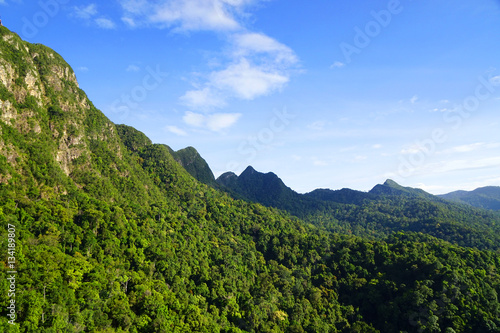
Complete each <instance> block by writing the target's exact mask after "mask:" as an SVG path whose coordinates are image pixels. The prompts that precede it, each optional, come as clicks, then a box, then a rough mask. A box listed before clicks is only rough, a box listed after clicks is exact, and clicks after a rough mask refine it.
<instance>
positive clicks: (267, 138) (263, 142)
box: [226, 108, 297, 173]
mask: <svg viewBox="0 0 500 333" xmlns="http://www.w3.org/2000/svg"><path fill="white" fill-rule="evenodd" d="M296 117H297V115H295V114H291V113H288V111H287V109H286V108H283V110H281V111H274V116H273V117H272V118H271V119H270V120H269V123H268V125H267V126H266V127H264V128H262V129H261V130H260V131H259V132H258V133H257V135H250V136H248V137H247V138H246V139H245V140H243V141H242V142H241V143H240V144H239V146H238V148H237V149H236V151H237V152H238V154H240V155H241V156H242V159H243V161H240V162H238V161H236V160H233V161H231V162H229V163H228V164H227V166H226V170H233V171H234V172H236V173H241V172H242V171H243V169H244V168H245V167H247V166H248V165H250V164H251V163H252V162H253V161H254V160H255V159H256V158H257V155H258V154H259V152H261V151H263V150H264V149H266V147H269V145H271V144H272V143H273V141H274V140H275V138H276V135H277V134H279V133H281V132H283V131H284V130H285V129H286V128H287V127H288V126H289V125H290V124H291V123H292V121H293V120H294V119H295V118H296Z"/></svg>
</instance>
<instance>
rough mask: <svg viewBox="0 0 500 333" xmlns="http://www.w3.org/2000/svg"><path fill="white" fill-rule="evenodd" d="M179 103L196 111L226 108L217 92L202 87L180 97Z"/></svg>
mask: <svg viewBox="0 0 500 333" xmlns="http://www.w3.org/2000/svg"><path fill="white" fill-rule="evenodd" d="M181 101H182V102H183V103H184V104H185V105H186V106H188V107H190V108H192V109H196V110H205V111H208V110H211V109H213V108H221V107H224V106H226V102H225V101H224V99H223V98H222V97H220V96H218V92H217V91H214V89H213V88H211V87H208V86H207V87H204V88H202V89H198V90H190V91H188V92H186V93H185V94H184V96H182V97H181Z"/></svg>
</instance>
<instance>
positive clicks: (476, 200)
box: [440, 186, 500, 211]
mask: <svg viewBox="0 0 500 333" xmlns="http://www.w3.org/2000/svg"><path fill="white" fill-rule="evenodd" d="M440 197H441V198H443V199H446V200H450V201H455V202H460V203H465V204H468V205H471V206H474V207H479V208H485V209H491V210H499V211H500V187H498V186H487V187H481V188H478V189H475V190H474V191H456V192H451V193H448V194H443V195H440Z"/></svg>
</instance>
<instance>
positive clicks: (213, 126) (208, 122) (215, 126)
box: [182, 111, 241, 132]
mask: <svg viewBox="0 0 500 333" xmlns="http://www.w3.org/2000/svg"><path fill="white" fill-rule="evenodd" d="M240 117H241V114H240V113H215V114H210V115H203V114H200V113H194V112H190V111H188V112H186V114H185V115H184V117H183V118H182V119H183V120H184V122H185V123H186V124H187V125H189V126H193V127H198V128H207V129H209V130H211V131H214V132H218V131H221V130H223V129H226V128H229V127H231V126H233V125H234V124H235V123H236V122H237V121H238V119H239V118H240Z"/></svg>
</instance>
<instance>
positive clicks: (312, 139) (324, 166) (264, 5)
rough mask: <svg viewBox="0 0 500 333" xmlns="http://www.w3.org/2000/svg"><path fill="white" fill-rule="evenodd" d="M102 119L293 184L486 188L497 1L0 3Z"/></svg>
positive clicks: (493, 125) (492, 171)
mask: <svg viewBox="0 0 500 333" xmlns="http://www.w3.org/2000/svg"><path fill="white" fill-rule="evenodd" d="M0 14H1V15H2V19H3V23H4V25H5V26H7V27H8V28H10V29H11V30H13V31H15V32H17V33H18V34H19V35H20V36H21V37H22V38H23V39H25V40H27V41H30V42H36V43H43V44H45V45H47V46H49V47H51V48H53V49H54V50H55V51H57V52H58V53H60V54H61V55H62V56H63V57H64V58H65V59H66V60H67V61H68V63H69V64H70V65H71V66H72V67H73V69H74V70H75V72H76V74H77V78H78V81H79V83H80V86H81V88H82V89H84V90H85V91H86V92H87V94H88V96H89V98H90V99H91V100H92V101H93V102H94V104H95V105H96V106H97V107H98V108H99V109H101V110H102V111H103V112H104V113H105V114H106V115H107V116H108V117H109V118H110V119H111V120H112V121H114V122H115V123H124V124H127V125H131V126H134V127H136V128H137V129H139V130H141V131H143V132H144V133H146V134H147V135H148V136H149V137H150V138H151V139H152V140H153V141H154V142H156V143H165V144H168V145H169V146H171V147H172V148H173V149H176V150H177V149H181V148H184V147H186V146H193V147H195V148H196V149H197V150H198V151H199V152H200V154H201V155H202V156H203V157H204V158H205V159H206V160H207V162H208V163H209V165H210V166H211V168H212V170H213V171H214V173H215V174H216V176H218V175H220V174H221V173H223V172H225V171H234V172H236V173H240V172H241V171H243V170H244V169H245V167H246V166H247V165H252V166H253V167H254V168H255V169H257V170H259V171H261V172H269V171H272V172H274V173H276V174H277V175H278V176H280V177H281V178H282V179H283V180H284V182H285V183H286V184H287V185H288V186H290V187H292V188H293V189H294V190H296V191H298V192H308V191H311V190H313V189H315V188H331V189H339V188H343V187H349V188H353V189H358V190H369V189H370V188H372V187H373V186H374V185H375V184H377V183H381V182H383V181H384V180H385V179H387V178H392V179H394V180H396V181H398V182H399V183H401V184H402V185H405V186H413V187H419V188H423V189H424V190H427V191H429V192H431V193H434V194H440V193H446V192H450V191H453V190H457V189H466V190H470V189H474V188H476V187H480V186H486V185H497V186H499V185H500V173H499V170H500V154H498V153H499V151H500V134H499V133H500V131H499V128H500V113H499V112H498V111H499V107H500V57H499V54H500V24H499V23H500V1H498V0H476V1H464V0H458V1H457V0H454V1H451V0H439V1H436V0H420V1H417V0H413V1H412V0H400V1H398V0H388V1H387V0H372V1H354V2H352V1H351V2H347V1H340V0H328V1H326V0H315V1H308V2H304V1H297V0H286V1H285V0H267V1H258V0H155V1H152V0H150V1H147V0H110V1H106V2H97V1H83V0H74V1H71V0H41V1H27V0H0Z"/></svg>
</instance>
